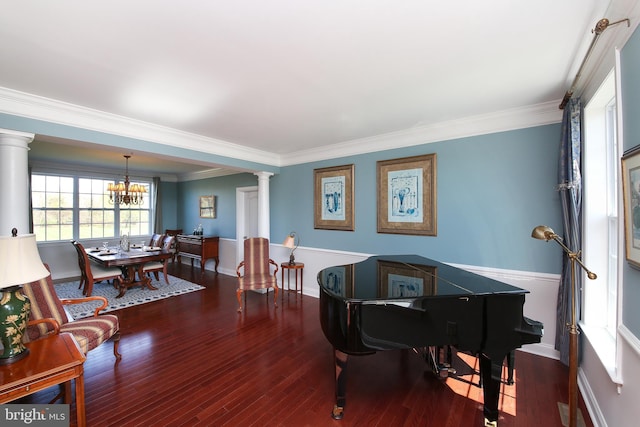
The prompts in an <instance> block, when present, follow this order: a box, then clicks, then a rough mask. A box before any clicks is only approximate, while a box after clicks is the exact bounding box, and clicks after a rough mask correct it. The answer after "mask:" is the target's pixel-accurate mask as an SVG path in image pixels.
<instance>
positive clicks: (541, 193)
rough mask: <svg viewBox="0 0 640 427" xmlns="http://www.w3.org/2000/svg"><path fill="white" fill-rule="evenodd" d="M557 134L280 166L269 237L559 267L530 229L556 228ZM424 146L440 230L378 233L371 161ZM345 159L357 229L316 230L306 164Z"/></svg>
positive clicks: (528, 132) (554, 252) (552, 129)
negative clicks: (433, 175) (433, 165)
mask: <svg viewBox="0 0 640 427" xmlns="http://www.w3.org/2000/svg"><path fill="white" fill-rule="evenodd" d="M559 138H560V125H559V124H558V125H549V126H542V127H536V128H529V129H522V130H517V131H511V132H503V133H496V134H491V135H482V136H476V137H470V138H463V139H459V140H455V141H446V142H441V143H431V144H425V145H422V146H416V147H411V148H403V149H397V150H389V151H383V152H377V153H371V154H364V155H359V156H353V157H348V158H339V159H334V160H331V161H323V162H317V163H309V164H304V165H297V166H290V167H284V168H282V169H281V172H280V174H278V175H275V176H274V177H273V178H271V186H270V195H271V236H272V239H273V240H274V241H278V242H279V241H281V240H283V239H284V237H285V235H286V234H287V233H288V232H289V231H291V230H295V231H296V232H298V234H299V235H300V238H301V245H302V246H310V247H318V248H326V249H338V250H345V251H354V252H364V253H394V254H402V253H411V254H419V255H424V256H427V257H430V258H435V259H438V260H441V261H446V262H453V263H460V264H469V265H477V266H487V267H497V268H505V269H513V270H525V271H544V272H550V273H558V272H559V271H560V267H561V265H560V263H561V256H560V255H561V253H560V251H559V249H556V248H549V247H545V245H544V242H541V241H539V240H535V239H532V238H531V237H530V235H531V230H532V229H533V228H534V227H535V226H536V225H539V224H545V225H549V226H551V227H552V228H554V229H557V230H560V229H561V228H562V227H561V217H560V202H559V198H558V194H557V192H556V191H555V185H556V171H557V158H558V149H559ZM429 153H436V155H437V220H438V234H437V236H435V237H432V236H431V237H430V236H412V235H397V234H379V233H377V219H376V218H377V216H376V203H377V191H376V186H377V185H376V182H377V179H376V162H377V161H379V160H388V159H394V158H400V157H407V156H414V155H420V154H429ZM351 163H353V164H354V165H355V191H354V193H355V194H354V199H355V231H353V232H349V231H333V230H316V229H314V228H313V169H315V168H320V167H328V166H337V165H344V164H351Z"/></svg>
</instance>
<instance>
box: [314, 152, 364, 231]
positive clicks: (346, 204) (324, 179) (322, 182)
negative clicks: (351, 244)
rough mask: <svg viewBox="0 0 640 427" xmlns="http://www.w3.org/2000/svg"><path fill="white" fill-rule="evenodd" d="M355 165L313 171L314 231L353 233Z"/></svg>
mask: <svg viewBox="0 0 640 427" xmlns="http://www.w3.org/2000/svg"><path fill="white" fill-rule="evenodd" d="M353 172H354V165H353V164H351V165H344V166H333V167H329V168H320V169H314V170H313V181H314V184H313V189H314V197H313V203H314V209H313V228H319V229H325V230H344V231H353V230H354V229H355V226H354V212H353V186H354V177H353Z"/></svg>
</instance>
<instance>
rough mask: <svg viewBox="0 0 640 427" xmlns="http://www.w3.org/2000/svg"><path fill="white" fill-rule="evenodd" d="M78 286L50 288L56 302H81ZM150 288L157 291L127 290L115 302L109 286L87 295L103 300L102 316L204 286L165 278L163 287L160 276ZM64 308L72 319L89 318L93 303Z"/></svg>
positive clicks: (95, 288)
mask: <svg viewBox="0 0 640 427" xmlns="http://www.w3.org/2000/svg"><path fill="white" fill-rule="evenodd" d="M79 283H80V282H78V281H75V282H68V283H59V284H56V285H54V287H55V290H56V293H57V294H58V296H59V297H60V298H82V296H83V295H82V289H78V285H79ZM151 284H152V285H153V286H154V287H156V288H158V290H156V291H152V290H150V289H148V288H146V287H142V286H135V287H132V288H129V289H128V290H127V292H126V293H125V294H124V296H123V297H121V298H116V296H117V295H118V290H117V289H115V288H114V287H113V286H112V285H111V284H110V283H106V282H103V283H94V284H93V292H92V294H91V295H97V296H101V297H105V298H106V299H107V301H108V306H107V308H106V309H105V310H102V311H100V313H106V312H109V311H113V310H120V309H123V308H127V307H133V306H134V305H139V304H145V303H148V302H152V301H157V300H160V299H164V298H169V297H174V296H177V295H182V294H186V293H189V292H194V291H199V290H201V289H204V286H200V285H196V284H195V283H191V282H187V281H186V280H182V279H179V278H177V277H173V276H169V284H168V285H167V283H166V282H165V281H164V277H163V276H162V274H161V275H160V280H159V281H158V280H155V279H152V280H151ZM65 308H66V309H67V311H68V312H69V314H70V315H71V316H72V317H73V318H74V319H80V318H83V317H89V316H93V311H94V310H95V309H96V303H95V302H86V303H81V304H72V305H67V306H65Z"/></svg>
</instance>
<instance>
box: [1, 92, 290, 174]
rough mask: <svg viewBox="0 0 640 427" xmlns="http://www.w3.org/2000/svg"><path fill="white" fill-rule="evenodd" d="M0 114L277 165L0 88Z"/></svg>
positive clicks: (261, 154)
mask: <svg viewBox="0 0 640 427" xmlns="http://www.w3.org/2000/svg"><path fill="white" fill-rule="evenodd" d="M0 113H5V114H10V115H15V116H20V117H26V118H29V119H34V120H42V121H46V122H51V123H56V124H61V125H66V126H72V127H76V128H80V129H87V130H92V131H96V132H103V133H107V134H112V135H119V136H123V137H127V138H133V139H139V140H143V141H149V142H154V143H158V144H162V145H167V146H170V147H180V148H183V149H188V150H194V151H198V152H202V153H209V154H214V155H218V156H224V157H230V156H229V153H233V158H235V159H239V160H244V161H248V162H254V163H262V164H268V165H277V164H278V163H279V157H278V156H277V155H275V154H273V153H269V152H266V151H262V150H256V149H253V148H249V147H245V146H242V145H238V144H234V143H231V142H227V141H223V140H219V139H215V138H207V137H204V136H201V135H196V134H193V133H189V132H184V131H180V130H177V129H172V128H169V127H165V126H159V125H155V124H152V123H148V122H143V121H141V120H134V119H130V118H128V117H123V116H118V115H116V114H111V113H106V112H103V111H99V110H94V109H90V108H85V107H81V106H78V105H74V104H70V103H67V102H62V101H57V100H54V99H50V98H45V97H41V96H37V95H32V94H28V93H24V92H19V91H16V90H13V89H9V88H5V87H0Z"/></svg>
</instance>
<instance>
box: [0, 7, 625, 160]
mask: <svg viewBox="0 0 640 427" xmlns="http://www.w3.org/2000/svg"><path fill="white" fill-rule="evenodd" d="M612 3H613V4H614V5H615V3H617V4H618V5H619V4H623V5H628V4H629V3H636V1H635V0H633V1H632V0H615V3H614V2H610V1H602V0H560V1H559V0H537V1H529V2H523V1H515V0H487V1H482V2H480V1H478V0H456V1H453V0H440V1H428V0H341V1H337V0H304V1H300V0H270V1H264V0H253V1H251V0H234V1H219V0H208V1H203V0H181V1H175V0H165V1H157V0H136V1H130V0H126V1H124V0H111V1H108V2H92V1H86V0H64V1H50V0H31V1H22V2H16V1H13V0H0V5H1V6H2V13H1V14H0V58H2V65H1V67H0V88H5V89H10V90H12V91H18V92H21V93H24V94H28V95H29V96H30V95H34V96H37V97H44V98H47V99H50V100H55V101H60V102H63V103H67V104H72V105H74V106H79V107H83V108H87V109H92V110H97V111H99V112H104V113H109V114H114V115H117V116H122V117H126V118H129V119H135V120H139V121H143V122H148V123H151V124H155V125H160V126H163V127H168V128H172V129H175V130H178V131H181V132H186V133H189V134H194V135H198V136H200V137H204V138H206V139H205V140H210V141H211V144H212V145H213V144H219V143H220V142H223V143H231V144H234V146H244V147H247V148H249V149H255V150H260V152H266V153H271V154H273V155H275V156H287V155H291V154H292V153H299V152H305V151H309V150H317V149H318V148H319V147H324V146H327V145H334V144H342V143H351V144H353V143H357V142H358V141H366V140H367V138H371V137H373V136H376V135H381V134H388V133H395V132H403V131H407V130H411V129H416V128H421V127H424V126H429V125H433V124H437V123H443V122H448V121H453V120H461V119H464V118H466V117H474V116H479V115H482V114H487V113H491V112H497V111H506V110H513V109H519V108H523V107H530V106H534V105H540V104H545V103H549V102H553V103H559V102H560V100H561V99H562V97H563V95H564V93H565V92H566V90H567V89H568V88H569V87H570V86H571V82H572V81H573V78H574V76H575V74H576V72H577V69H578V67H579V65H580V62H581V61H582V58H583V57H584V54H585V52H586V49H587V46H588V44H589V43H590V41H591V39H592V38H593V35H592V33H591V29H593V28H594V26H595V23H596V22H597V21H598V20H599V19H600V18H603V17H607V18H609V19H610V20H611V21H612V22H613V21H615V20H617V19H621V18H625V17H626V16H606V15H605V14H606V13H607V12H609V13H612V10H613V13H616V11H617V10H618V9H619V8H618V9H616V7H614V6H611V4H612ZM625 7H627V6H625ZM627 8H628V7H627ZM608 31H613V30H608ZM616 31H618V30H616ZM620 31H626V30H622V29H621V30H620ZM605 34H606V33H605ZM1 102H2V98H0V112H8V113H12V111H10V109H9V110H7V109H5V108H2V104H1ZM554 105H555V104H554ZM37 140H39V141H41V142H39V143H33V144H32V154H31V155H32V156H34V157H37V156H38V155H40V156H41V158H42V159H44V158H49V159H51V160H55V157H56V156H61V157H62V158H65V159H67V160H68V158H69V156H70V155H71V154H70V152H67V151H69V150H64V149H55V150H51V149H50V148H51V147H50V146H48V143H47V142H46V140H47V138H44V137H38V138H37ZM48 141H49V142H51V141H54V142H56V141H55V139H51V138H49V139H48ZM95 149H96V147H92V150H88V152H89V153H90V154H91V153H92V156H93V157H94V158H95V154H96V151H95ZM121 151H122V150H115V151H114V150H107V151H106V152H105V154H104V155H103V156H102V160H103V161H104V159H105V156H106V155H107V154H106V153H109V154H108V155H109V156H111V157H113V158H116V159H118V160H117V161H119V163H120V164H122V163H123V159H122V157H121V156H122V154H123V153H122V152H121ZM38 153H41V154H38ZM76 153H78V152H76ZM230 154H232V153H230ZM76 155H78V154H76ZM140 156H141V157H142V154H140ZM135 158H136V157H135V156H134V158H133V159H132V164H134V163H135ZM142 163H143V162H142V161H140V164H139V166H140V167H142ZM170 163H171V162H168V163H167V167H169V166H168V165H169V164H170ZM153 167H158V165H157V164H156V165H155V166H153ZM199 167H206V165H199V166H198V168H199ZM175 168H176V169H175V173H183V172H184V171H186V170H188V169H190V167H188V166H185V165H183V166H177V165H176V166H175ZM180 168H183V170H182V172H180V171H179V169H180Z"/></svg>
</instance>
